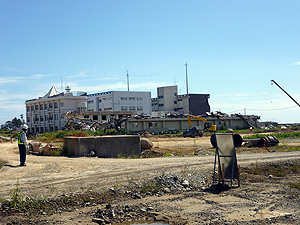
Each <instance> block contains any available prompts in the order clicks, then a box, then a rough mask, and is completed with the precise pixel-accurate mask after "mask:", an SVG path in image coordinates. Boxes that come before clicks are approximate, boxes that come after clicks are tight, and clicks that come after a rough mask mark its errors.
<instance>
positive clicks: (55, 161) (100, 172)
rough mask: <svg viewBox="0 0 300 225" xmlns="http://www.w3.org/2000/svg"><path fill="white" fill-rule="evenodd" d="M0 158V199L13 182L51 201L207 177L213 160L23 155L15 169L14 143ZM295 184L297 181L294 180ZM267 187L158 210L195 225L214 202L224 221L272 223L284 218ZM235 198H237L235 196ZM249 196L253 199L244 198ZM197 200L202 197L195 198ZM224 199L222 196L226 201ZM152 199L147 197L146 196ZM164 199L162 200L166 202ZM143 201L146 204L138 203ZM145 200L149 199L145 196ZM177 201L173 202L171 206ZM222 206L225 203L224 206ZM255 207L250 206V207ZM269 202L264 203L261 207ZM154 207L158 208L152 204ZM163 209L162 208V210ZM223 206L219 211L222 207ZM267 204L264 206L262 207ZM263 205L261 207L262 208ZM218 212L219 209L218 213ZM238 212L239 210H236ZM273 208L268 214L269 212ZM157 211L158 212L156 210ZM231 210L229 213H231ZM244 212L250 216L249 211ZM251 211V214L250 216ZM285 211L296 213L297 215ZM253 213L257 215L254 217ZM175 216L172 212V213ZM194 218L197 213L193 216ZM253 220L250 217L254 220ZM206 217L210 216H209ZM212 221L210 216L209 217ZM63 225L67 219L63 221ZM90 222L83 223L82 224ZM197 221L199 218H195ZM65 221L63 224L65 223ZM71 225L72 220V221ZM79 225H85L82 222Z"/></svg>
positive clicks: (298, 155) (275, 157)
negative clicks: (169, 176)
mask: <svg viewBox="0 0 300 225" xmlns="http://www.w3.org/2000/svg"><path fill="white" fill-rule="evenodd" d="M152 141H153V143H154V147H156V148H157V149H158V151H159V148H161V149H162V150H163V149H164V151H166V149H168V148H170V149H174V148H177V149H179V150H180V149H181V150H182V149H184V148H192V150H194V149H198V148H204V149H205V148H211V147H210V146H211V145H210V142H209V137H203V138H197V139H184V138H177V139H173V140H170V139H159V140H158V139H156V138H153V139H152ZM0 152H1V155H0V159H2V160H5V161H6V162H7V163H6V165H5V166H4V167H3V168H1V169H0V196H1V197H2V198H9V197H10V191H11V190H13V189H14V188H15V185H16V183H17V182H18V183H19V184H20V186H21V188H22V191H23V193H24V195H25V196H36V195H43V196H46V195H47V196H54V195H57V194H58V193H70V192H76V191H80V190H83V189H86V190H87V189H89V188H93V189H96V190H106V189H108V188H110V187H113V186H117V185H120V184H125V183H128V180H140V179H143V178H149V177H153V176H156V175H161V174H165V173H173V174H176V173H177V174H180V173H183V171H184V172H185V173H186V172H193V171H194V172H202V173H203V174H206V175H207V174H212V172H213V163H214V155H206V156H202V155H201V156H200V155H198V156H188V157H181V156H180V157H177V156H176V157H161V158H143V159H103V158H87V157H78V158H68V157H46V156H35V155H27V160H26V163H27V166H26V167H20V166H19V155H18V148H17V144H16V143H13V144H12V143H10V142H6V143H0ZM295 159H299V160H300V152H272V153H260V154H253V153H242V154H238V155H237V160H238V164H239V165H241V166H242V167H246V166H250V165H254V164H256V163H261V162H276V161H289V160H295ZM295 179H298V177H296V178H295ZM210 185H211V183H206V184H205V186H206V187H208V186H210ZM266 185H267V184H263V182H262V183H260V184H259V185H258V184H257V190H259V195H260V197H259V198H258V197H257V196H256V197H254V196H255V190H256V189H255V188H254V187H252V186H249V184H246V183H243V180H242V187H241V188H240V189H239V190H238V191H236V190H235V191H233V193H232V195H230V197H228V196H229V195H228V196H227V194H226V195H222V194H221V195H219V196H214V195H208V194H200V195H199V193H198V194H197V195H195V196H193V195H191V196H190V197H187V196H186V197H183V195H182V196H181V197H182V199H181V201H170V202H168V201H166V200H164V201H160V200H163V198H160V199H159V200H157V199H156V200H155V201H156V202H157V201H159V204H161V206H163V205H165V209H168V213H169V214H172V213H176V212H177V211H176V210H175V211H176V212H175V211H172V212H171V211H170V209H171V208H172V207H173V208H174V207H177V208H180V210H181V213H180V214H181V218H183V219H185V220H188V221H189V219H188V217H191V216H192V215H193V218H192V217H191V218H192V219H191V220H190V221H189V222H188V224H197V221H198V220H197V218H198V217H201V216H200V215H198V214H199V212H204V211H205V210H207V209H208V208H210V210H212V209H211V207H213V206H212V203H210V204H204V203H205V202H209V201H214V204H213V205H214V206H215V207H216V211H215V213H217V214H218V213H219V214H218V215H216V217H215V218H217V219H218V218H219V217H224V213H225V212H227V213H228V214H226V216H225V218H226V220H228V221H234V220H236V219H238V220H241V221H243V220H244V221H249V220H250V219H253V218H269V217H270V218H273V217H274V218H275V217H276V216H280V215H281V216H282V215H283V216H284V213H285V212H286V211H281V210H282V207H277V208H276V207H275V206H276V202H277V201H279V200H280V199H281V196H279V195H276V196H275V195H274V196H275V197H274V198H273V197H272V198H269V199H268V201H267V200H266V199H263V197H264V195H268V194H270V193H271V192H276V191H280V190H281V189H280V184H279V186H278V185H277V186H276V187H270V186H268V185H267V186H268V189H269V190H264V188H265V187H266ZM239 192H240V195H241V196H242V195H243V196H242V197H241V196H240V197H239V196H238V193H239ZM247 192H249V196H250V195H251V196H252V197H253V199H251V198H250V197H249V196H248V197H247ZM199 196H202V197H201V198H199ZM226 196H227V197H226ZM177 197H178V195H177ZM152 198H153V197H152ZM168 198H170V196H169V197H167V199H168ZM143 201H144V202H145V201H147V199H144V200H143ZM148 201H154V200H153V199H152V200H151V199H150V197H149V199H148ZM176 202H177V203H176ZM226 202H227V203H226ZM255 202H256V203H255ZM267 202H269V204H267ZM157 204H158V203H157ZM166 204H167V206H166ZM226 204H227V205H228V208H227V206H226V207H225V205H226ZM264 204H267V206H264ZM263 206H264V207H263ZM222 207H223V208H222ZM239 207H240V209H238V208H239ZM271 207H274V209H273V210H272V211H270V210H269V209H270V208H271ZM162 208H163V207H162ZM234 208H235V209H234ZM249 209H250V211H249ZM251 210H253V211H251ZM287 210H288V212H291V213H296V214H297V215H298V214H299V212H300V211H299V210H298V209H295V210H293V211H291V208H287ZM258 212H259V213H260V214H258ZM177 213H178V212H177ZM197 213H198V214H197ZM255 215H256V216H255ZM209 218H210V217H209ZM212 218H213V217H212ZM66 220H67V219H66ZM88 220H90V218H87V219H86V221H88ZM199 221H200V219H199ZM65 222H66V221H65ZM73 222H74V221H73ZM73 224H74V223H73ZM83 224H88V223H87V222H86V223H83Z"/></svg>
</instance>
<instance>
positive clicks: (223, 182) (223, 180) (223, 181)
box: [222, 163, 225, 186]
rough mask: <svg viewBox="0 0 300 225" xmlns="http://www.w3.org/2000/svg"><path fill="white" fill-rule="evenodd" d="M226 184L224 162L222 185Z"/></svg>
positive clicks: (223, 166)
mask: <svg viewBox="0 0 300 225" xmlns="http://www.w3.org/2000/svg"><path fill="white" fill-rule="evenodd" d="M224 185H225V165H224V163H222V186H224Z"/></svg>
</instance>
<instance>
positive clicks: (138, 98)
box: [88, 97, 143, 104]
mask: <svg viewBox="0 0 300 225" xmlns="http://www.w3.org/2000/svg"><path fill="white" fill-rule="evenodd" d="M102 100H103V101H109V100H112V97H107V98H100V99H99V102H102ZM121 100H122V101H126V100H129V101H135V100H137V101H143V97H121ZM93 102H94V100H93V99H92V100H89V101H88V103H89V104H90V103H93Z"/></svg>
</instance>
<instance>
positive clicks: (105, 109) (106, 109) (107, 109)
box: [104, 107, 112, 111]
mask: <svg viewBox="0 0 300 225" xmlns="http://www.w3.org/2000/svg"><path fill="white" fill-rule="evenodd" d="M111 110H112V107H110V108H104V111H111Z"/></svg>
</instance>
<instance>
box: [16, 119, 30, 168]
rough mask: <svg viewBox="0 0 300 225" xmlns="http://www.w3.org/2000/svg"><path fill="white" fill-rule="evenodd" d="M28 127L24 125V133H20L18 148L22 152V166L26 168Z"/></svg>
mask: <svg viewBox="0 0 300 225" xmlns="http://www.w3.org/2000/svg"><path fill="white" fill-rule="evenodd" d="M27 129H28V126H27V125H26V124H24V125H23V126H22V131H21V132H19V133H18V146H19V152H20V166H26V164H25V161H26V149H28V142H27V137H26V132H27Z"/></svg>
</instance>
